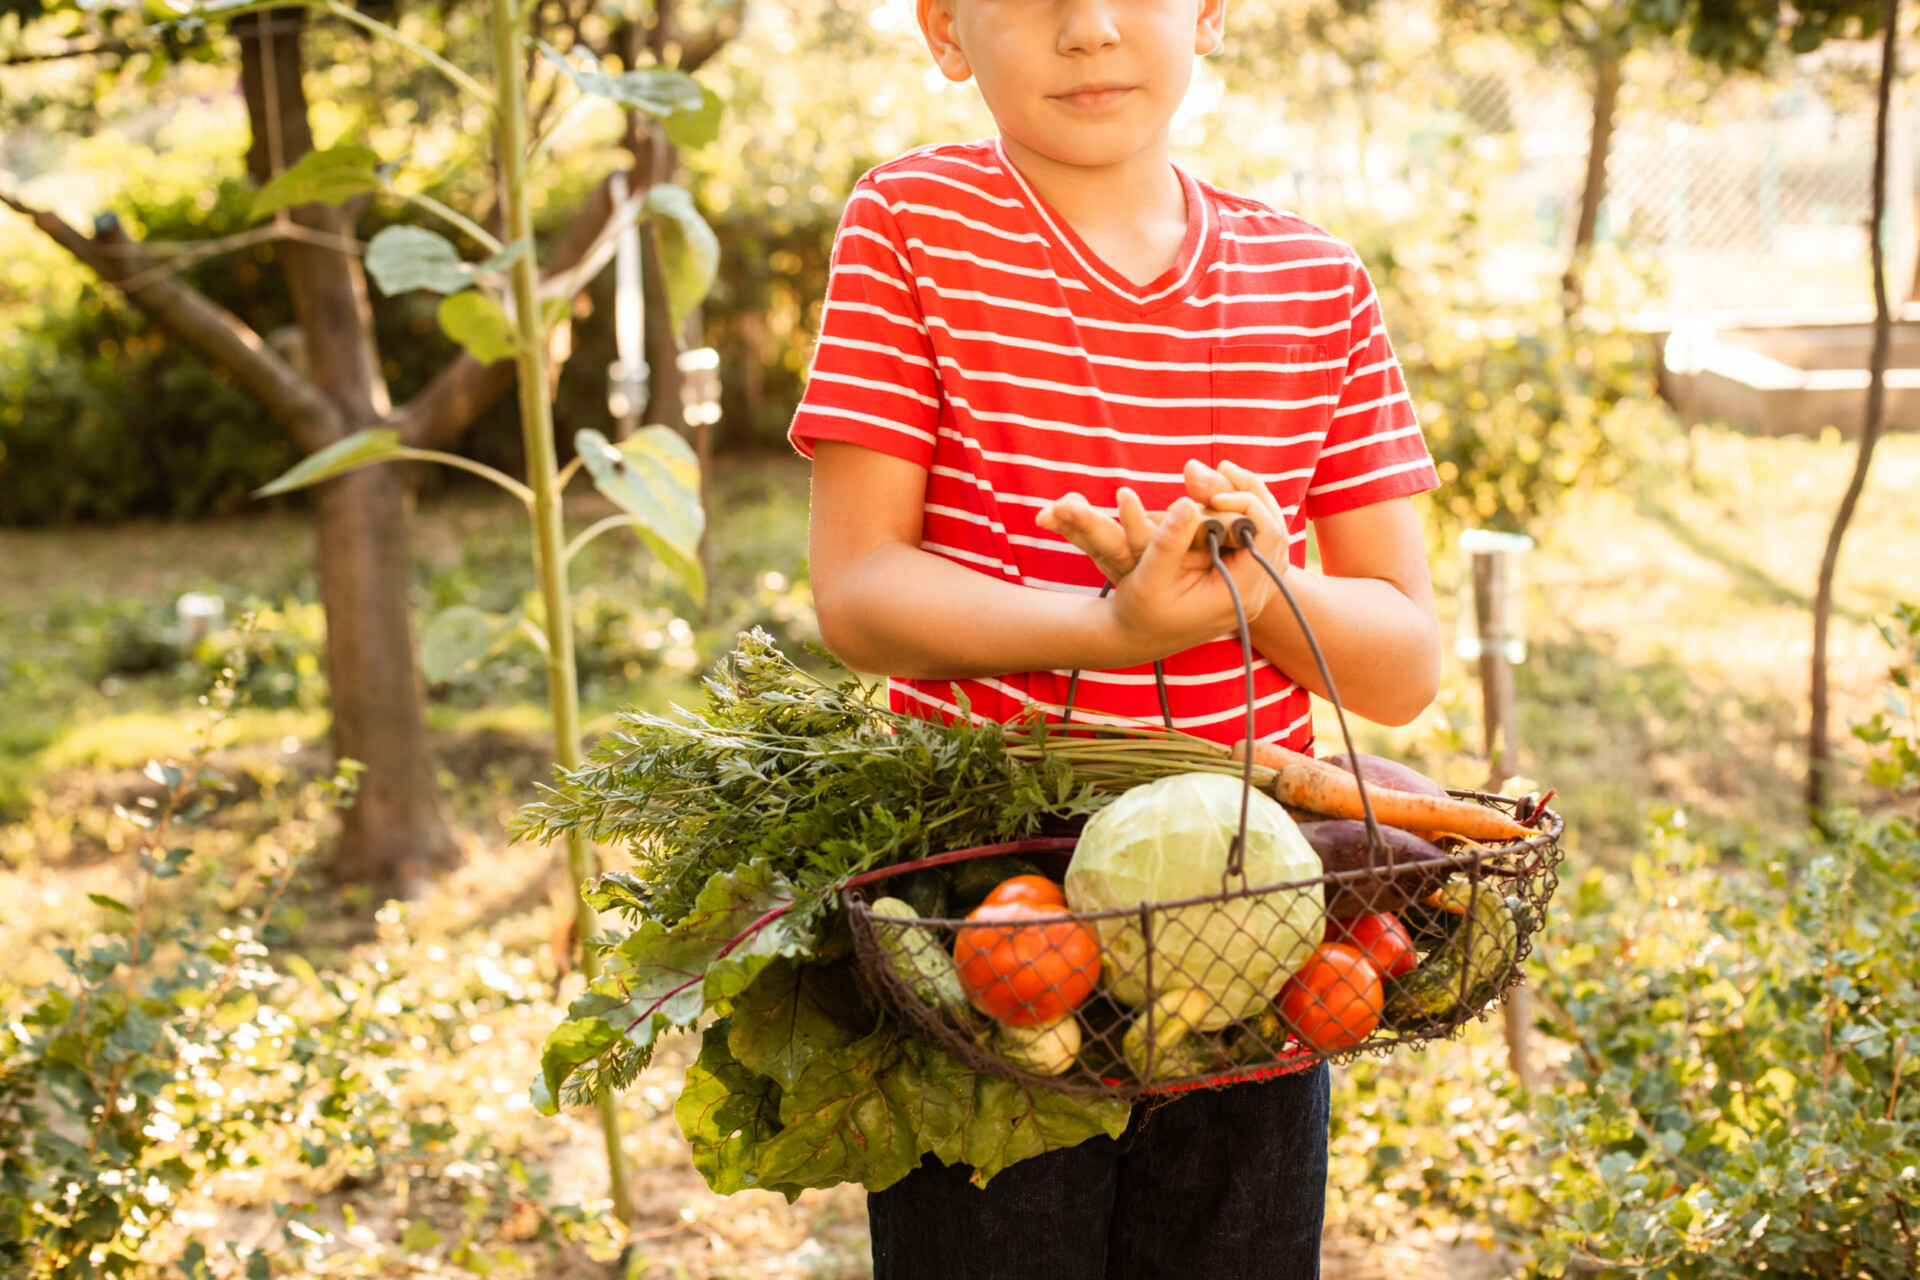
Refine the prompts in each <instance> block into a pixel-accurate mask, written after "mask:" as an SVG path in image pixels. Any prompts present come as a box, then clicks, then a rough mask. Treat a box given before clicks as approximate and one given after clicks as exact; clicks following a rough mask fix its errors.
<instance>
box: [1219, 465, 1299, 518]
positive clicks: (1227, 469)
mask: <svg viewBox="0 0 1920 1280" xmlns="http://www.w3.org/2000/svg"><path fill="white" fill-rule="evenodd" d="M1220 474H1221V476H1223V477H1224V478H1226V479H1227V480H1229V481H1231V482H1232V483H1233V487H1234V488H1235V489H1236V490H1238V491H1239V492H1241V493H1251V494H1253V495H1254V496H1255V497H1257V498H1259V499H1260V501H1261V502H1263V503H1265V504H1266V505H1267V509H1268V510H1269V511H1271V512H1273V514H1274V517H1275V519H1277V520H1284V517H1283V516H1282V515H1281V507H1280V503H1279V501H1278V499H1276V498H1275V497H1274V496H1273V491H1272V490H1271V489H1269V488H1267V482H1266V481H1265V480H1262V479H1261V478H1260V477H1259V476H1257V475H1255V474H1254V473H1253V472H1251V471H1249V470H1247V469H1246V468H1245V467H1243V466H1241V465H1240V464H1239V463H1237V462H1222V463H1221V464H1220Z"/></svg>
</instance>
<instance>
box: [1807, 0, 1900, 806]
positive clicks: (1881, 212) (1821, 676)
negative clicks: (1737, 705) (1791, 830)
mask: <svg viewBox="0 0 1920 1280" xmlns="http://www.w3.org/2000/svg"><path fill="white" fill-rule="evenodd" d="M1899 18H1900V0H1885V6H1884V12H1883V13H1882V15H1881V22H1882V24H1883V28H1882V34H1881V40H1882V43H1881V46H1880V102H1879V106H1878V109H1877V112H1876V115H1875V118H1874V131H1873V215H1872V219H1871V220H1870V221H1869V222H1868V223H1867V244H1868V246H1869V250H1870V252H1871V253H1872V255H1873V303H1874V317H1873V357H1872V361H1871V363H1870V365H1869V367H1868V375H1867V419H1866V421H1865V422H1864V423H1863V424H1862V425H1861V428H1860V451H1859V453H1858V454H1856V455H1855V457H1854V462H1853V477H1852V478H1851V479H1850V480H1848V481H1847V491H1846V493H1845V494H1843V495H1842V496H1841V498H1840V509H1839V510H1838V511H1836V512H1835V513H1834V516H1833V528H1832V529H1831V530H1829V531H1828V533H1827V548H1826V551H1825V553H1824V554H1822V555H1821V557H1820V585H1819V587H1818V588H1817V589H1816V590H1815V591H1814V595H1813V678H1812V696H1811V698H1810V699H1809V701H1810V702H1811V703H1812V712H1813V716H1812V724H1811V725H1810V727H1809V728H1808V730H1807V815H1808V817H1809V818H1811V819H1812V821H1813V824H1814V825H1815V826H1816V827H1818V828H1820V829H1821V830H1822V831H1826V830H1827V822H1826V813H1827V805H1828V790H1827V782H1828V774H1829V773H1831V772H1832V769H1833V744H1832V743H1831V742H1829V741H1828V739H1827V716H1828V705H1827V703H1828V697H1827V693H1828V691H1827V631H1828V628H1829V624H1830V623H1831V622H1832V620H1833V577H1834V571H1835V570H1836V569H1837V568H1838V566H1839V563H1840V540H1841V539H1842V538H1844V537H1845V536H1846V533H1847V526H1848V525H1849V524H1851V523H1852V522H1853V512H1854V508H1855V507H1857V506H1858V505H1859V503H1860V493H1861V490H1863V489H1865V488H1866V486H1867V469H1868V468H1869V467H1871V466H1872V465H1873V449H1874V446H1875V445H1876V444H1878V443H1879V442H1880V429H1881V426H1882V425H1883V423H1884V422H1885V419H1886V409H1887V385H1886V384H1887V358H1888V353H1889V350H1890V348H1891V347H1892V345H1893V311H1892V308H1891V307H1889V306H1888V305H1887V264H1886V253H1885V248H1884V246H1883V245H1882V243H1881V231H1882V227H1881V224H1882V223H1883V222H1884V221H1885V219H1886V214H1887V115H1888V111H1889V107H1890V105H1891V99H1892V94H1893V76H1894V73H1895V72H1896V71H1897V69H1898V68H1897V64H1896V62H1895V54H1896V53H1897V52H1898V50H1897V48H1896V46H1897V44H1898V41H1899Z"/></svg>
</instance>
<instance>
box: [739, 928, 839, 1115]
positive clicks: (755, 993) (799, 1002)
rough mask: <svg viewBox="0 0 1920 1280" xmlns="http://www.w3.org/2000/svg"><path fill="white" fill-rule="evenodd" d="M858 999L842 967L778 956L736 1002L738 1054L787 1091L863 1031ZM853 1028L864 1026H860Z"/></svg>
mask: <svg viewBox="0 0 1920 1280" xmlns="http://www.w3.org/2000/svg"><path fill="white" fill-rule="evenodd" d="M861 1021H862V1020H861V1019H860V1017H859V997H858V995H857V994H855V992H854V990H853V987H852V981H851V977H850V975H849V974H848V973H847V971H846V970H845V969H844V968H843V967H841V968H834V967H828V966H826V965H817V964H795V963H792V962H791V961H786V960H778V961H775V962H774V963H772V964H769V965H768V966H766V968H764V969H762V970H761V971H760V973H759V975H758V976H757V977H756V978H755V979H754V981H753V984H752V985H751V986H749V987H748V988H747V989H746V990H745V991H743V992H741V994H740V996H739V998H738V999H736V1000H735V1001H734V1002H733V1034H732V1036H731V1037H729V1039H728V1048H729V1049H731V1050H732V1052H733V1056H734V1057H735V1058H737V1059H739V1060H740V1061H741V1062H743V1063H745V1064H746V1065H747V1066H748V1067H751V1068H752V1069H753V1070H754V1071H757V1072H759V1073H760V1074H761V1075H763V1076H767V1077H770V1078H771V1079H772V1080H773V1081H774V1083H776V1084H778V1085H779V1086H780V1087H781V1088H783V1089H791V1088H793V1087H794V1086H795V1085H796V1084H797V1083H798V1082H799V1080H800V1077H801V1076H803V1075H805V1074H806V1071H807V1068H809V1067H810V1066H812V1065H813V1063H814V1062H815V1060H816V1059H818V1058H821V1057H823V1056H827V1055H831V1054H834V1053H837V1052H838V1051H840V1050H841V1049H844V1048H846V1047H847V1046H848V1045H850V1044H852V1043H853V1042H854V1040H855V1039H856V1038H858V1036H859V1034H860V1030H864V1029H865V1028H864V1027H860V1026H859V1024H860V1022H861ZM854 1028H859V1029H858V1030H856V1029H854Z"/></svg>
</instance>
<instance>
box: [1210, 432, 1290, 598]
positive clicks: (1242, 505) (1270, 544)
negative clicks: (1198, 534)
mask: <svg viewBox="0 0 1920 1280" xmlns="http://www.w3.org/2000/svg"><path fill="white" fill-rule="evenodd" d="M1185 474H1186V481H1187V496H1188V497H1190V498H1192V499H1193V500H1194V501H1195V502H1197V503H1199V504H1200V505H1201V506H1203V507H1212V508H1213V509H1214V510H1215V511H1233V512H1238V513H1239V514H1241V515H1245V516H1248V517H1250V518H1251V519H1252V520H1253V523H1254V525H1255V526H1256V527H1257V528H1258V529H1259V531H1260V533H1259V536H1258V537H1257V538H1255V539H1254V545H1255V546H1257V547H1258V548H1259V549H1260V554H1261V555H1263V556H1265V557H1266V558H1267V561H1268V563H1270V564H1271V565H1273V567H1274V568H1275V569H1277V570H1278V571H1279V572H1281V573H1285V572H1286V571H1287V568H1288V563H1289V557H1288V555H1287V551H1288V548H1289V545H1290V535H1289V534H1288V532H1287V518H1286V515H1285V514H1284V513H1283V512H1282V511H1281V509H1280V504H1279V503H1278V502H1277V501H1275V500H1274V496H1273V494H1272V493H1271V492H1270V491H1269V490H1268V489H1267V486H1266V482H1265V481H1263V480H1261V479H1260V477H1259V476H1257V475H1255V474H1254V473H1253V472H1251V471H1249V470H1247V469H1246V468H1245V467H1243V466H1241V465H1240V464H1239V463H1237V462H1222V463H1221V464H1220V466H1219V468H1218V469H1217V470H1216V469H1215V468H1213V467H1210V466H1208V465H1207V464H1206V463H1204V462H1201V461H1200V460H1199V459H1197V458H1196V459H1193V460H1192V461H1189V462H1188V463H1187V466H1186V473H1185ZM1242 559H1246V560H1251V559H1252V557H1250V556H1245V557H1242ZM1253 567H1254V568H1255V569H1259V566H1258V565H1254V566H1253ZM1260 577H1261V579H1262V580H1263V581H1265V582H1267V584H1268V586H1269V587H1271V586H1272V579H1270V578H1268V577H1267V576H1266V572H1265V571H1264V570H1260Z"/></svg>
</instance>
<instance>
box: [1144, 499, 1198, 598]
mask: <svg viewBox="0 0 1920 1280" xmlns="http://www.w3.org/2000/svg"><path fill="white" fill-rule="evenodd" d="M1199 523H1200V508H1199V507H1197V506H1195V505H1194V504H1193V501H1192V500H1191V499H1188V498H1179V499H1176V500H1175V502H1174V504H1173V505H1172V506H1170V507H1168V508H1167V514H1166V518H1165V519H1163V520H1161V521H1160V527H1159V528H1157V529H1155V530H1154V531H1153V536H1152V537H1151V538H1149V539H1148V540H1147V549H1146V550H1145V551H1143V552H1142V553H1141V555H1140V563H1139V564H1138V565H1136V566H1135V572H1137V573H1138V574H1139V575H1140V576H1141V577H1142V578H1143V579H1146V580H1148V581H1149V582H1151V583H1153V584H1155V585H1160V584H1165V583H1169V582H1171V581H1172V580H1173V578H1174V576H1175V575H1177V574H1178V573H1179V572H1180V570H1181V568H1182V565H1183V562H1184V561H1185V560H1186V558H1187V553H1188V551H1189V549H1190V548H1191V547H1192V546H1193V531H1194V528H1195V527H1196V526H1197V525H1198V524H1199Z"/></svg>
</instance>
